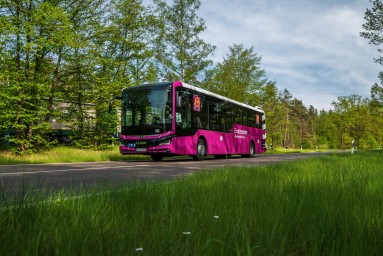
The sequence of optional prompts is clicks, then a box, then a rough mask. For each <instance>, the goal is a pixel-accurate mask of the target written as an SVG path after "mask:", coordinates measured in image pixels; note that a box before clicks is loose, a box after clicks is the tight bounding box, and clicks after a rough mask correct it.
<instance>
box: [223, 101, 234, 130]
mask: <svg viewBox="0 0 383 256" xmlns="http://www.w3.org/2000/svg"><path fill="white" fill-rule="evenodd" d="M232 126H233V107H232V105H231V104H228V105H227V106H226V108H225V132H231V128H232Z"/></svg>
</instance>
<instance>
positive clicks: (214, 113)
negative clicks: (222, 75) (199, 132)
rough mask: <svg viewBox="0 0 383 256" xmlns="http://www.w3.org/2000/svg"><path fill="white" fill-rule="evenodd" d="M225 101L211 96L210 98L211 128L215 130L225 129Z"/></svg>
mask: <svg viewBox="0 0 383 256" xmlns="http://www.w3.org/2000/svg"><path fill="white" fill-rule="evenodd" d="M223 103H224V102H223V101H221V100H218V99H214V98H210V99H209V118H210V123H209V128H210V129H211V130H214V131H223V129H224V127H221V126H222V125H223V124H224V119H225V118H224V115H223Z"/></svg>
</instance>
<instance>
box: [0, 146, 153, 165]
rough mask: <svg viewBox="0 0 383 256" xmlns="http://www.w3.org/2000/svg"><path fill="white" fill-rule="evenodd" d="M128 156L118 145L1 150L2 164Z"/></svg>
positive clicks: (91, 159) (120, 158)
mask: <svg viewBox="0 0 383 256" xmlns="http://www.w3.org/2000/svg"><path fill="white" fill-rule="evenodd" d="M132 158H133V159H150V157H147V156H138V155H137V156H133V157H130V159H132ZM127 159H128V157H127V156H123V155H121V154H120V151H119V150H118V147H117V146H116V147H114V148H113V149H109V150H103V151H97V150H85V149H79V148H75V147H65V146H61V147H53V148H51V149H49V150H43V151H39V152H36V153H34V154H26V155H16V154H14V153H11V152H7V151H0V165H1V164H2V165H5V164H41V163H72V162H99V161H118V160H127Z"/></svg>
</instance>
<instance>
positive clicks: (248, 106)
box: [174, 81, 265, 113]
mask: <svg viewBox="0 0 383 256" xmlns="http://www.w3.org/2000/svg"><path fill="white" fill-rule="evenodd" d="M177 83H178V84H180V85H181V86H182V87H185V88H188V89H191V90H195V91H197V92H201V93H203V94H206V95H209V96H212V97H215V98H218V99H220V100H224V101H227V102H231V103H233V104H236V105H238V106H242V107H245V108H248V109H251V110H254V111H258V112H261V113H265V112H264V111H263V110H262V109H260V108H259V107H257V106H256V107H253V106H250V105H247V104H245V103H242V102H239V101H236V100H233V99H230V98H227V97H224V96H222V95H219V94H216V93H213V92H209V91H207V90H205V89H202V88H199V87H196V86H194V85H190V84H187V83H183V82H180V81H177V82H174V84H175V85H177Z"/></svg>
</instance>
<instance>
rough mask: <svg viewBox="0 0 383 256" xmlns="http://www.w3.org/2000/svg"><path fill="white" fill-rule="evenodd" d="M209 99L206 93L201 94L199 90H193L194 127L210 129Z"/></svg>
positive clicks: (196, 128)
mask: <svg viewBox="0 0 383 256" xmlns="http://www.w3.org/2000/svg"><path fill="white" fill-rule="evenodd" d="M207 110H208V108H207V100H206V96H205V95H200V94H199V93H197V92H193V116H192V119H193V123H192V125H193V128H194V129H195V130H198V129H209V126H208V113H207Z"/></svg>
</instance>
